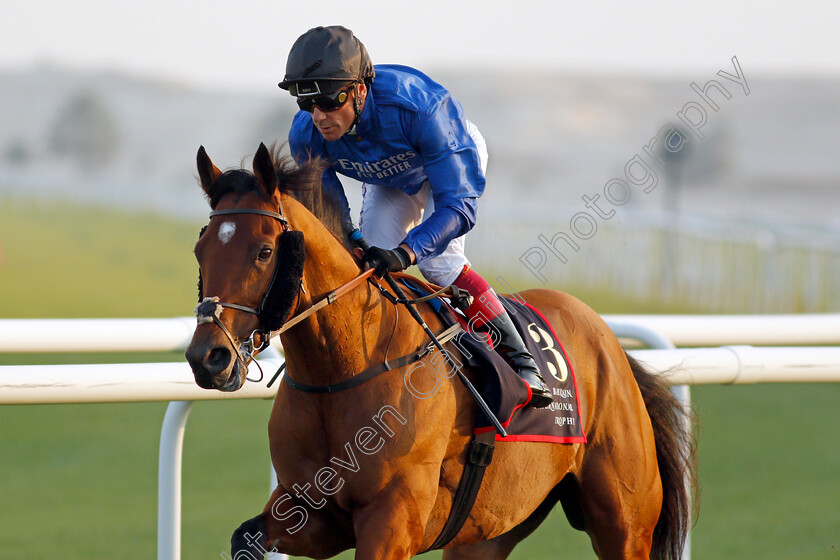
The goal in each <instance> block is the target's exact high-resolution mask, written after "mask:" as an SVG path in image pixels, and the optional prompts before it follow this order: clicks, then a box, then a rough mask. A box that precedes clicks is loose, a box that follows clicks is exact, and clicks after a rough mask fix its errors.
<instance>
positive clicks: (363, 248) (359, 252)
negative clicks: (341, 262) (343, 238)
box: [347, 228, 370, 261]
mask: <svg viewBox="0 0 840 560" xmlns="http://www.w3.org/2000/svg"><path fill="white" fill-rule="evenodd" d="M347 239H348V240H349V241H350V245H351V246H352V253H353V256H354V257H356V259H357V260H359V261H364V260H365V253H366V252H367V250H368V249H370V245H368V242H367V241H366V240H365V238H364V237H362V232H361V231H359V228H355V229H354V230H353V231H351V232H350V233H348V234H347Z"/></svg>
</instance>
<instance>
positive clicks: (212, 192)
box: [186, 144, 304, 391]
mask: <svg viewBox="0 0 840 560" xmlns="http://www.w3.org/2000/svg"><path fill="white" fill-rule="evenodd" d="M197 161H198V175H199V178H200V180H201V187H202V189H203V190H204V192H205V193H206V195H207V197H208V199H209V201H210V207H211V208H212V212H211V213H210V223H209V224H208V225H207V226H206V227H205V228H204V230H202V233H201V236H200V238H199V240H198V243H196V246H195V256H196V258H197V259H198V264H199V274H200V276H199V305H198V307H196V317H197V318H198V326H197V327H196V330H195V333H194V334H193V338H192V341H191V342H190V345H189V346H188V347H187V351H186V358H187V361H188V362H189V363H190V366H191V367H192V370H193V374H194V375H195V381H196V383H197V384H198V385H199V386H201V387H204V388H205V389H218V390H221V391H235V390H237V389H239V388H240V387H241V386H242V385H243V383H244V381H245V378H246V376H247V374H248V372H247V363H248V362H250V360H251V357H252V354H253V353H254V350H255V348H254V347H255V346H257V350H259V349H261V348H260V347H264V346H265V345H267V344H268V340H269V333H270V332H271V331H272V330H276V329H278V328H280V326H281V325H282V324H283V323H284V322H285V321H286V320H287V319H288V318H289V316H290V315H291V314H292V312H293V310H294V307H295V305H296V303H297V301H298V298H299V296H300V287H301V277H302V274H303V261H304V249H303V235H302V234H301V233H300V232H299V231H292V230H291V228H290V226H289V224H288V222H287V219H286V216H285V215H284V214H283V198H284V196H285V195H284V194H283V193H282V192H281V191H280V189H278V186H279V185H278V184H279V178H278V173H277V169H275V164H274V161H273V158H272V155H271V153H270V152H269V150H268V148H266V146H265V145H264V144H260V148H259V150H257V153H256V154H255V156H254V165H253V168H254V172H253V173H251V172H248V171H245V170H241V169H237V170H231V171H226V172H224V173H223V172H221V171H220V170H219V169H218V168H217V167H216V166H215V165H213V162H212V161H210V158H209V157H208V156H207V153H206V152H205V151H204V147H201V148H199V150H198V156H197Z"/></svg>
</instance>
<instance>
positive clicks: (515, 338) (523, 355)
mask: <svg viewBox="0 0 840 560" xmlns="http://www.w3.org/2000/svg"><path fill="white" fill-rule="evenodd" d="M488 325H489V326H491V327H493V328H494V329H496V330H497V331H498V333H499V336H500V338H499V342H498V344H496V351H497V352H499V354H501V355H502V357H503V358H504V359H505V360H507V362H508V363H509V364H510V367H512V368H513V371H515V372H516V374H517V375H518V376H519V377H521V378H522V379H523V380H524V381H525V383H527V384H528V386H529V387H531V400H530V401H528V404H529V405H531V406H533V407H534V408H545V407H547V406H548V405H550V404H551V400H552V399H551V390H550V389H549V388H548V386H547V385H546V384H545V379H543V376H542V375H541V374H540V368H539V367H537V362H535V361H534V357H533V356H532V355H531V353H530V352H528V349H527V348H526V347H525V342H524V341H523V340H522V337H521V336H520V335H519V331H517V330H516V327H514V326H513V321H512V320H511V319H510V316H509V315H508V314H507V311H505V312H504V313H502V314H501V315H499V316H498V317H494V318H493V319H490V321H488Z"/></svg>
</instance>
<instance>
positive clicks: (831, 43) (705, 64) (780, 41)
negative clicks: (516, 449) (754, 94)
mask: <svg viewBox="0 0 840 560" xmlns="http://www.w3.org/2000/svg"><path fill="white" fill-rule="evenodd" d="M0 1H2V3H3V9H2V12H3V14H4V17H3V18H2V19H0V71H8V70H15V69H21V68H26V67H29V66H32V65H35V64H50V65H53V66H65V67H69V68H73V69H86V70H107V71H117V72H121V73H126V74H129V75H136V76H138V77H151V78H162V79H165V80H167V81H176V82H181V83H184V84H186V85H192V86H198V87H210V88H214V89H227V90H237V91H251V92H267V91H273V88H275V87H276V83H277V82H278V81H279V80H280V79H281V78H282V76H283V74H284V70H285V62H286V55H287V54H288V51H289V48H290V47H291V45H292V43H293V42H294V40H295V39H296V38H297V37H298V36H299V35H301V34H302V33H303V32H305V31H306V30H307V29H309V28H311V27H315V26H317V25H334V24H341V25H344V26H346V27H349V28H350V29H352V30H353V31H354V32H355V34H356V36H357V37H359V38H360V39H361V40H362V42H363V43H365V45H366V46H367V48H368V51H369V52H370V53H371V56H372V58H373V60H374V63H399V64H407V65H409V66H415V67H418V68H420V69H422V70H425V71H427V72H429V71H430V70H432V69H446V70H451V69H458V68H465V67H466V68H477V69H481V70H487V71H489V72H492V71H499V72H501V71H506V70H510V69H514V70H526V71H527V70H538V69H547V70H550V71H560V72H583V73H589V74H598V73H606V72H610V73H623V74H645V75H654V76H656V75H659V76H666V77H675V76H683V75H685V76H692V75H700V76H707V75H709V72H716V71H717V70H718V69H722V68H730V67H731V65H730V63H729V61H730V60H731V58H732V57H733V56H737V57H738V60H739V61H740V63H741V65H742V67H743V68H744V71H745V72H749V73H750V74H751V75H759V74H770V75H774V74H775V75H777V74H792V75H819V76H834V77H839V78H840V56H838V53H840V33H838V30H837V24H838V23H840V2H837V1H836V0H814V1H810V2H809V1H798V2H791V1H776V2H766V1H761V2H759V1H751V0H750V1H747V0H743V1H738V0H703V1H699V2H690V3H688V2H676V1H670V2H668V1H652V0H638V1H635V2H626V1H617V0H608V1H597V0H596V1H593V2H574V3H573V2H567V1H563V0H554V1H532V0H519V1H516V2H514V1H513V0H508V1H506V2H497V1H493V0H484V1H477V0H448V1H441V0H425V1H422V2H397V1H394V0H390V1H375V2H364V1H362V0H357V1H352V0H343V1H337V0H320V1H316V2H304V1H299V2H289V1H283V0H273V1H260V0H202V1H189V0H145V1H143V2H115V1H113V0H74V1H73V2H69V1H63V0H61V1H59V0H26V1H25V2H21V1H17V0H15V1H13V0H0ZM747 69H749V70H747ZM522 85H523V88H524V91H527V84H522Z"/></svg>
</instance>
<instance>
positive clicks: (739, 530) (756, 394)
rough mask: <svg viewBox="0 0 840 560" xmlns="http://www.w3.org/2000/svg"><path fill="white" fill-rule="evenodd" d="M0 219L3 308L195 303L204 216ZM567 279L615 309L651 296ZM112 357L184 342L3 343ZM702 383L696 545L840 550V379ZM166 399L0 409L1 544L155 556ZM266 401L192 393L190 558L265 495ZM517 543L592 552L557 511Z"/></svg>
mask: <svg viewBox="0 0 840 560" xmlns="http://www.w3.org/2000/svg"><path fill="white" fill-rule="evenodd" d="M0 216H2V220H0V246H2V256H1V257H0V287H1V288H2V296H0V297H2V305H0V315H2V317H3V318H12V317H167V316H180V315H186V314H189V312H190V310H191V307H192V305H193V302H194V300H195V297H196V296H195V277H196V265H195V262H194V260H193V259H192V256H191V254H190V252H191V249H192V245H193V243H194V241H195V238H196V236H197V233H198V227H199V226H200V224H184V223H181V222H177V221H171V220H166V219H162V218H159V217H155V216H149V215H132V214H123V213H117V212H113V211H110V210H109V211H104V210H95V209H88V208H77V207H74V206H72V205H60V204H49V205H43V204H35V203H31V202H20V201H7V200H0ZM488 276H489V275H488ZM511 284H512V285H513V286H514V288H515V289H521V288H522V287H524V286H522V285H521V283H517V282H516V281H511ZM572 291H573V293H575V295H578V297H581V298H582V299H584V300H585V301H587V302H589V303H590V304H591V305H593V307H594V308H595V309H597V310H598V311H599V312H603V313H625V312H639V311H645V310H648V311H650V310H651V309H650V308H649V307H648V306H646V305H645V304H643V303H639V302H627V301H622V300H615V299H612V298H609V297H605V296H604V294H597V293H591V292H588V291H586V290H579V291H574V290H572ZM656 311H658V312H659V311H667V310H662V309H656ZM680 311H682V310H680ZM114 359H123V360H127V361H136V360H158V359H172V360H177V359H180V356H179V355H178V354H176V353H170V354H161V355H131V356H118V355H96V356H89V355H77V354H70V355H48V354H47V355H40V356H26V355H17V354H13V355H8V354H7V355H0V364H3V363H35V362H39V363H61V362H66V361H73V362H76V363H84V362H88V361H104V362H109V361H113V360H114ZM692 393H693V398H694V403H695V406H696V408H697V410H698V413H699V415H700V421H701V433H700V468H701V484H702V487H703V493H702V497H701V513H700V518H699V522H698V524H697V526H696V527H695V530H694V533H693V536H692V546H693V554H694V557H695V558H727V559H742V558H743V559H752V558H762V559H778V560H783V559H784V560H795V559H803V560H804V559H808V560H812V559H813V560H821V559H835V558H840V515H838V514H837V511H836V510H837V504H838V503H840V484H838V483H837V473H838V472H840V448H838V446H837V445H836V442H837V441H838V439H840V433H839V430H840V429H838V426H840V413H838V411H837V407H836V403H837V402H840V385H838V384H826V385H757V386H737V387H734V386H733V387H722V386H701V387H695V388H693V389H692ZM164 410H165V404H164V403H142V404H96V405H34V406H0V473H2V475H3V476H0V499H1V500H2V505H3V512H4V514H3V523H0V550H2V551H3V554H2V555H3V557H10V558H13V557H21V558H47V557H48V556H49V557H52V556H54V555H55V554H56V553H58V554H60V555H61V556H62V558H66V559H70V560H73V559H82V558H85V559H87V558H92V557H93V558H121V559H133V558H137V559H140V558H150V557H153V556H154V554H155V550H156V533H157V531H156V515H157V514H156V508H157V451H158V437H159V433H160V426H161V422H162V420H163V413H164ZM269 410H270V403H268V402H266V401H231V402H224V403H222V402H199V403H196V404H195V405H194V406H193V410H192V412H191V415H190V419H189V422H188V429H187V431H186V438H185V452H184V470H183V485H184V492H183V532H182V543H183V552H182V557H183V558H184V559H185V560H186V559H193V558H195V559H198V558H220V557H221V553H222V552H223V551H226V550H228V547H229V539H230V533H231V532H232V530H233V529H234V528H235V527H236V526H237V525H238V524H239V523H240V522H241V521H243V520H244V519H246V518H249V517H251V516H253V515H255V514H256V513H258V512H259V511H260V510H261V508H262V506H263V504H264V502H265V500H266V498H267V488H268V479H269V466H268V457H267V454H268V451H267V449H268V444H267V434H266V428H265V426H266V423H267V418H268V413H269ZM342 557H345V558H346V557H351V553H345V554H344V555H342ZM427 557H429V558H436V557H439V554H438V553H432V554H430V555H428V556H427ZM512 557H513V558H521V559H524V558H534V559H541V558H594V554H593V553H592V552H591V548H590V547H589V543H588V539H587V538H586V536H585V535H584V534H582V533H577V532H575V531H573V530H572V529H570V528H569V527H568V524H567V523H566V521H565V519H563V514H562V511H560V510H559V508H558V510H556V511H555V512H554V513H553V514H552V516H551V517H550V518H549V519H548V520H547V521H546V522H545V523H544V524H543V526H542V527H541V528H540V529H539V530H538V531H537V532H536V533H535V534H534V535H533V536H532V537H530V538H529V539H527V540H526V541H525V542H524V543H522V544H521V545H520V546H519V547H518V548H517V550H516V551H515V552H514V555H513V556H512Z"/></svg>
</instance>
